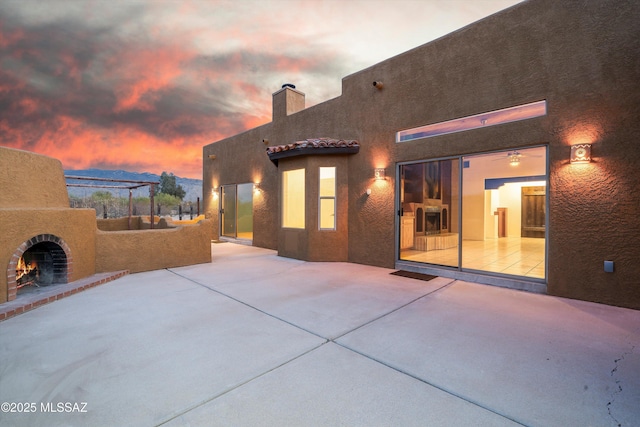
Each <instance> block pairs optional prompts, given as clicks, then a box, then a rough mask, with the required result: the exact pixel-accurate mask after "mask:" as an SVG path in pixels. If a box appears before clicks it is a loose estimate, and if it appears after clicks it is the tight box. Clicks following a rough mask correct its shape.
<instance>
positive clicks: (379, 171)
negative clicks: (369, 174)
mask: <svg viewBox="0 0 640 427" xmlns="http://www.w3.org/2000/svg"><path fill="white" fill-rule="evenodd" d="M373 176H374V178H375V179H376V180H379V179H385V175H384V168H376V169H375V170H374V172H373Z"/></svg>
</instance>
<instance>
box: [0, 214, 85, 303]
mask: <svg viewBox="0 0 640 427" xmlns="http://www.w3.org/2000/svg"><path fill="white" fill-rule="evenodd" d="M0 224H2V231H1V233H2V235H1V236H0V242H1V243H2V244H0V260H3V265H2V270H0V303H2V302H5V301H7V275H6V274H5V272H6V268H7V264H8V262H9V260H10V259H11V256H12V255H13V254H14V253H15V252H16V250H17V249H18V247H19V246H20V245H21V244H22V243H24V242H26V241H28V240H29V239H31V238H32V237H35V236H38V235H40V234H53V235H55V236H57V237H59V238H60V239H62V240H63V241H64V242H65V243H66V244H67V245H68V246H69V248H71V250H72V253H71V256H72V258H73V264H72V265H70V266H69V269H70V272H71V275H70V280H72V281H73V280H79V279H81V278H83V277H88V276H91V275H92V274H95V266H96V264H95V257H96V253H95V228H96V225H95V224H96V219H95V211H94V210H93V209H56V208H49V209H0ZM68 261H69V260H68Z"/></svg>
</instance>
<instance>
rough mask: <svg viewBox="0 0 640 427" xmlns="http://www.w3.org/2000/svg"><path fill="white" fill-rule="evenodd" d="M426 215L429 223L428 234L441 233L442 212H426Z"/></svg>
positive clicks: (426, 220) (426, 221)
mask: <svg viewBox="0 0 640 427" xmlns="http://www.w3.org/2000/svg"><path fill="white" fill-rule="evenodd" d="M424 217H425V223H426V224H427V234H440V232H441V229H440V212H426V213H425V214H424Z"/></svg>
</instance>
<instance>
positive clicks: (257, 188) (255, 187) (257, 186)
mask: <svg viewBox="0 0 640 427" xmlns="http://www.w3.org/2000/svg"><path fill="white" fill-rule="evenodd" d="M253 192H254V193H256V194H258V193H260V183H259V182H255V183H254V184H253Z"/></svg>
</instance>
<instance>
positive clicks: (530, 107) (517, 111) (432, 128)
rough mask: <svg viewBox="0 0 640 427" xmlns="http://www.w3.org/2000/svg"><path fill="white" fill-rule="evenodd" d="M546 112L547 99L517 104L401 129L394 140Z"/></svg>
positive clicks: (453, 130)
mask: <svg viewBox="0 0 640 427" xmlns="http://www.w3.org/2000/svg"><path fill="white" fill-rule="evenodd" d="M546 114H547V101H544V100H543V101H538V102H532V103H530V104H524V105H518V106H515V107H510V108H504V109H502V110H496V111H489V112H486V113H482V114H476V115H474V116H467V117H462V118H459V119H454V120H448V121H446V122H440V123H434V124H431V125H426V126H420V127H417V128H413V129H408V130H403V131H400V132H398V133H397V134H396V142H407V141H413V140H414V139H419V138H429V137H432V136H438V135H446V134H448V133H455V132H462V131H464V130H471V129H478V128H481V127H486V126H494V125H501V124H504V123H510V122H517V121H519V120H525V119H532V118H534V117H540V116H544V115H546Z"/></svg>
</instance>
